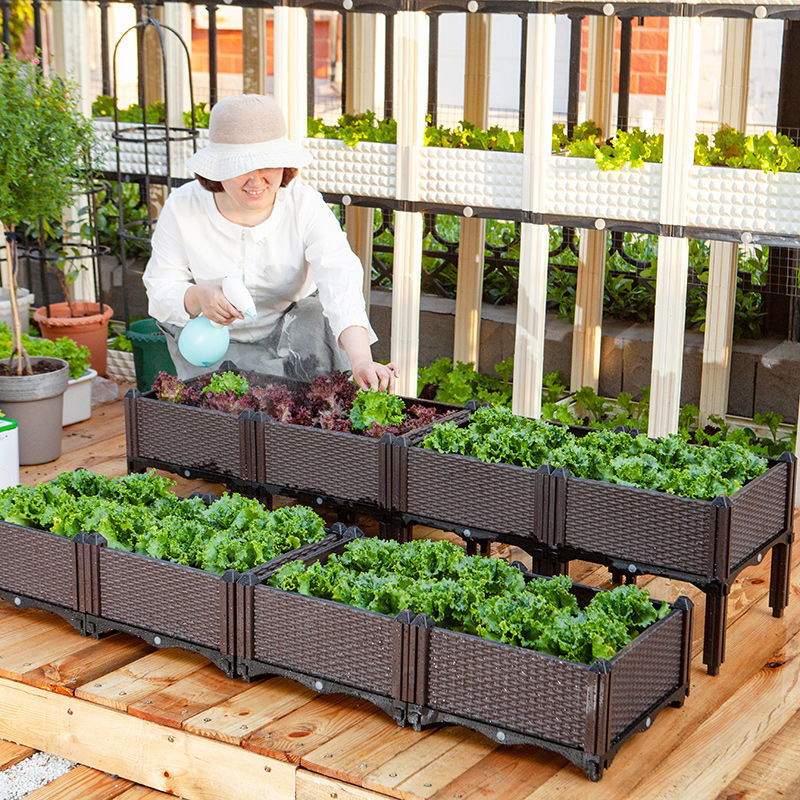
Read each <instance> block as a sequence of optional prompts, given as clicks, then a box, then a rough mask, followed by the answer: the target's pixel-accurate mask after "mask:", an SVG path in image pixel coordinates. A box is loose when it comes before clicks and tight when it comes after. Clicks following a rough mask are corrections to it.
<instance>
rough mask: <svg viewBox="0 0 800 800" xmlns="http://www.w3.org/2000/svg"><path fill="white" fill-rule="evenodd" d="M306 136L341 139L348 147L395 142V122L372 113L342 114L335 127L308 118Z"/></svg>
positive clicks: (319, 120)
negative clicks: (363, 143)
mask: <svg viewBox="0 0 800 800" xmlns="http://www.w3.org/2000/svg"><path fill="white" fill-rule="evenodd" d="M308 135H309V137H310V138H312V139H314V138H316V139H341V140H342V141H343V142H345V143H346V144H349V145H350V146H355V145H357V144H358V143H359V142H388V143H391V144H394V143H395V142H397V122H395V120H393V119H391V118H389V119H378V117H377V116H376V115H375V112H374V111H366V112H365V113H363V114H343V115H342V116H341V117H339V119H338V121H337V123H336V124H335V125H326V124H325V123H324V122H323V121H322V120H321V119H313V118H309V120H308Z"/></svg>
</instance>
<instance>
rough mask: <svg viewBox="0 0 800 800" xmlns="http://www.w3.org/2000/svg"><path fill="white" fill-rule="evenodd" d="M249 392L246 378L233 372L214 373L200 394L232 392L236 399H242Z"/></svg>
mask: <svg viewBox="0 0 800 800" xmlns="http://www.w3.org/2000/svg"><path fill="white" fill-rule="evenodd" d="M248 391H250V384H249V383H248V382H247V378H245V377H243V376H242V375H238V374H237V373H235V372H215V373H214V374H213V375H212V376H211V380H210V381H209V383H208V386H206V387H204V388H203V389H202V391H201V392H200V394H208V392H233V394H234V395H235V396H236V397H244V396H245V395H246V394H247V393H248Z"/></svg>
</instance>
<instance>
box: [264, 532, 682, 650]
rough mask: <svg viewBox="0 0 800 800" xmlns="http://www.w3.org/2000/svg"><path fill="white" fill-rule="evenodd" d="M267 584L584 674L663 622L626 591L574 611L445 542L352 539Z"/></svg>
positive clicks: (562, 595)
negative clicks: (544, 656)
mask: <svg viewBox="0 0 800 800" xmlns="http://www.w3.org/2000/svg"><path fill="white" fill-rule="evenodd" d="M269 583H270V585H271V586H275V587H277V588H279V589H283V590H285V591H292V592H299V593H300V594H305V595H311V596H314V597H321V598H324V599H326V600H333V601H336V602H339V603H345V604H347V605H352V606H358V607H359V608H366V609H369V610H370V611H376V612H378V613H381V614H389V615H396V614H398V613H400V612H401V611H404V610H406V609H410V610H412V611H414V612H415V613H418V614H428V615H429V616H430V617H432V618H433V620H434V622H435V623H436V624H437V625H440V626H442V627H445V628H450V629H451V630H456V631H463V632H465V633H471V634H475V635H478V636H482V637H484V638H486V639H494V640H495V641H498V642H506V643H507V644H513V645H518V646H520V647H529V648H532V649H534V650H539V651H542V652H545V653H550V654H552V655H556V656H561V657H563V658H568V659H570V660H573V661H580V662H582V663H586V664H588V663H591V662H592V661H594V659H596V658H610V657H611V656H613V655H614V653H615V652H617V650H619V649H620V648H622V647H624V646H625V645H626V644H628V642H630V641H631V640H632V639H633V638H634V637H635V636H636V635H637V634H638V633H639V632H640V631H642V630H644V629H645V628H647V627H648V626H649V625H651V624H653V623H654V622H656V621H657V620H658V619H660V618H661V617H664V616H666V615H667V614H668V613H669V612H670V606H669V605H668V604H667V603H662V604H661V605H660V607H658V608H656V607H655V606H654V605H653V604H652V603H651V602H650V600H649V599H648V593H647V591H646V590H642V589H639V588H638V587H637V586H634V585H630V586H621V587H619V588H617V589H615V590H614V591H612V592H599V593H598V594H597V595H596V596H595V597H594V598H593V599H592V600H591V602H590V603H589V604H588V605H587V606H585V607H583V608H581V607H580V605H579V603H578V601H577V599H576V597H575V595H574V594H572V592H571V591H570V589H571V587H572V582H571V581H570V579H569V578H568V577H567V576H565V575H560V576H558V577H555V578H549V579H543V578H534V579H532V580H529V581H526V580H525V577H524V576H523V575H522V573H521V572H520V571H519V570H518V569H517V568H516V567H512V566H511V565H510V564H508V563H507V562H506V561H503V560H502V559H497V558H481V557H478V556H467V555H465V554H464V551H463V550H462V549H461V548H459V547H457V546H455V545H453V544H451V543H450V542H445V541H438V542H433V541H425V540H416V541H412V542H407V543H405V544H399V543H398V542H394V541H383V540H379V539H357V540H355V541H354V542H351V543H350V544H348V545H347V546H346V547H345V549H344V552H343V553H342V554H341V555H333V556H331V557H330V558H329V559H328V561H327V562H326V563H325V564H320V563H319V562H315V563H313V564H311V565H309V566H306V565H305V564H304V563H303V562H302V561H292V562H290V563H288V564H285V565H284V566H282V567H281V568H280V569H278V570H277V571H276V572H275V574H274V575H273V576H272V577H271V578H270V580H269Z"/></svg>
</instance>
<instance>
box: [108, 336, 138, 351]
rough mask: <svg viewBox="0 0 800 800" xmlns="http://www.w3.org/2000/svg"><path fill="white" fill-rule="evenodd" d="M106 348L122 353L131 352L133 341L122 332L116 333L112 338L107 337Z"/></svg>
mask: <svg viewBox="0 0 800 800" xmlns="http://www.w3.org/2000/svg"><path fill="white" fill-rule="evenodd" d="M108 349H109V350H120V351H122V352H123V353H132V352H133V343H132V342H131V340H130V339H129V338H128V337H127V336H126V335H125V334H124V333H118V334H117V335H116V336H115V337H114V338H113V339H109V341H108Z"/></svg>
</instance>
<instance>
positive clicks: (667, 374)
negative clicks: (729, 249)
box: [648, 17, 701, 436]
mask: <svg viewBox="0 0 800 800" xmlns="http://www.w3.org/2000/svg"><path fill="white" fill-rule="evenodd" d="M700 22H701V21H700V20H699V19H698V18H696V17H693V18H689V17H683V18H678V17H670V20H669V51H668V53H667V61H668V64H667V107H666V115H665V126H664V162H663V166H662V173H661V209H660V221H661V223H662V224H664V225H685V224H686V222H687V205H688V194H689V192H688V187H689V169H690V168H691V166H692V163H693V161H694V135H695V123H696V120H697V86H698V83H699V72H700ZM688 269H689V243H688V241H687V240H686V239H676V238H673V237H669V236H662V237H660V238H659V243H658V277H657V279H656V311H655V322H654V325H653V364H652V369H651V374H650V418H649V427H648V433H649V434H650V436H666V435H667V434H670V433H675V432H676V431H677V429H678V413H679V411H680V396H681V375H682V371H683V336H684V327H685V318H686V277H687V273H688Z"/></svg>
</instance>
